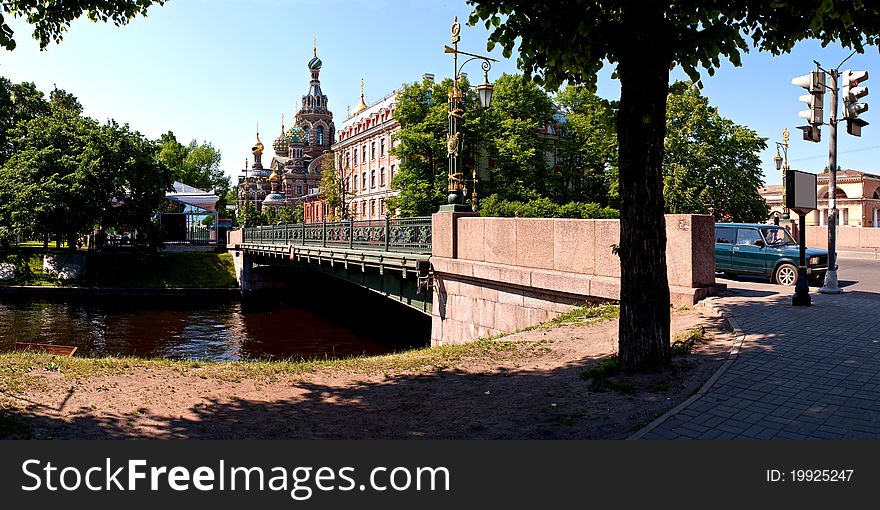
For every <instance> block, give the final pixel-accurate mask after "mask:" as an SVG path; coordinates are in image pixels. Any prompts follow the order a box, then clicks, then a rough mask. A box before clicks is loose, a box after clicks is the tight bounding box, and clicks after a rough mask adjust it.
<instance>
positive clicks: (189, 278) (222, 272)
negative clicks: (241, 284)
mask: <svg viewBox="0 0 880 510" xmlns="http://www.w3.org/2000/svg"><path fill="white" fill-rule="evenodd" d="M46 253H48V254H50V255H53V256H57V255H64V254H65V252H61V251H49V252H43V251H42V250H41V249H38V248H19V249H15V250H9V251H4V252H0V264H12V265H14V266H15V276H14V278H12V279H10V280H0V290H2V289H3V288H18V289H22V291H23V292H27V291H28V289H32V288H34V287H59V288H71V287H78V288H81V289H91V290H83V291H82V292H87V293H96V292H98V290H96V289H105V291H103V292H104V293H107V294H114V293H120V292H121V289H129V290H138V291H142V290H143V289H168V290H175V291H176V290H178V289H224V288H225V289H230V288H235V287H237V286H238V282H237V281H236V278H235V268H234V266H233V262H232V256H231V255H230V254H228V253H137V252H107V253H85V252H80V253H81V255H82V257H83V258H84V259H85V261H86V262H85V266H86V269H85V272H84V274H83V275H82V276H81V277H80V278H78V279H76V280H73V281H61V280H59V279H58V278H57V277H56V276H55V275H52V274H47V273H46V272H45V271H44V267H43V256H44V255H45V254H46ZM31 292H33V291H31ZM134 293H135V294H143V292H134Z"/></svg>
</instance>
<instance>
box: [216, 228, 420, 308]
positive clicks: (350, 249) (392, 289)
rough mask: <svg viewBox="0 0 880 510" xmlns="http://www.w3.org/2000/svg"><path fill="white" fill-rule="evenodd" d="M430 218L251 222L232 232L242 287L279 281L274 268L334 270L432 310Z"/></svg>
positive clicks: (408, 303) (411, 304) (264, 286)
mask: <svg viewBox="0 0 880 510" xmlns="http://www.w3.org/2000/svg"><path fill="white" fill-rule="evenodd" d="M431 232H432V228H431V218H430V217H415V218H386V219H384V220H355V221H340V222H323V223H299V224H282V225H272V226H263V227H251V228H245V229H243V230H239V231H234V232H231V233H230V236H229V243H228V244H229V245H230V246H232V245H235V246H232V248H231V251H232V252H233V255H234V260H235V263H236V273H237V274H238V276H239V282H240V283H241V288H242V291H243V292H250V291H253V290H260V289H267V288H273V287H276V286H287V285H286V284H283V285H280V284H281V283H282V282H278V281H277V280H276V279H275V278H273V271H272V268H278V267H297V268H300V269H308V270H313V271H318V272H321V273H325V274H329V275H332V276H335V277H338V278H341V279H343V280H346V281H348V282H351V283H354V284H357V285H360V286H362V287H364V288H367V289H370V290H372V291H375V292H378V293H380V294H382V295H384V296H386V297H389V298H391V299H394V300H396V301H399V302H401V303H403V304H404V305H406V306H409V307H411V308H415V309H416V310H419V311H421V312H422V313H426V314H428V315H430V314H431V294H430V291H429V290H428V287H427V285H423V286H422V287H421V289H420V288H419V285H418V279H419V276H421V277H422V281H423V283H425V282H426V281H427V277H428V274H429V267H430V265H429V259H430V256H431Z"/></svg>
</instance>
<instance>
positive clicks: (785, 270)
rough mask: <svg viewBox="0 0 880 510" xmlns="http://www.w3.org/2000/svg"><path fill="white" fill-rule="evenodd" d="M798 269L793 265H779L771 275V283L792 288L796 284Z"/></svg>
mask: <svg viewBox="0 0 880 510" xmlns="http://www.w3.org/2000/svg"><path fill="white" fill-rule="evenodd" d="M797 278H798V269H797V267H795V266H794V264H779V267H777V268H776V271H775V272H774V273H773V281H775V282H776V283H778V284H779V285H786V286H789V287H790V286H792V285H794V284H795V283H797Z"/></svg>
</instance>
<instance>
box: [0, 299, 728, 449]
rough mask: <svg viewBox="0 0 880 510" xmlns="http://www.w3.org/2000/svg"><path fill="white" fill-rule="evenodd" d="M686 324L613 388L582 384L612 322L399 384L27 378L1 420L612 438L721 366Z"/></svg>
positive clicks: (127, 432)
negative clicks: (672, 349)
mask: <svg viewBox="0 0 880 510" xmlns="http://www.w3.org/2000/svg"><path fill="white" fill-rule="evenodd" d="M699 326H702V327H704V328H705V330H706V339H705V340H704V341H702V342H699V343H698V344H697V345H696V348H695V349H694V351H693V352H692V353H691V354H686V355H678V356H675V358H674V359H675V368H674V369H673V370H672V371H670V372H669V373H666V374H660V375H637V376H627V377H625V378H623V381H624V383H625V386H627V387H628V389H627V388H624V391H619V390H615V389H606V390H604V391H602V390H600V389H599V388H596V387H595V385H591V382H592V381H591V380H585V379H584V378H583V377H582V374H583V373H584V372H585V371H586V370H588V369H589V368H591V367H594V366H596V365H598V364H599V363H600V362H601V361H602V360H604V359H606V358H607V357H608V356H610V355H613V354H614V353H615V351H616V349H617V321H616V320H614V321H608V322H603V323H599V324H593V325H574V326H572V325H569V326H562V327H558V328H556V329H552V330H546V329H535V330H532V331H528V332H523V333H518V334H516V335H513V336H510V337H506V338H505V339H504V340H505V341H507V340H516V341H518V342H522V344H523V345H529V348H528V349H514V350H512V351H511V352H509V353H508V354H503V355H500V356H492V357H489V358H466V359H464V360H462V361H460V362H458V363H456V364H455V366H454V367H448V368H442V369H437V368H436V367H435V368H433V369H430V370H428V369H426V370H424V371H420V372H406V373H399V374H388V373H367V372H363V373H362V372H351V371H344V370H340V369H338V368H337V369H326V368H325V369H319V370H317V371H315V372H311V373H307V374H305V375H296V376H292V375H289V376H288V375H285V376H281V377H277V378H274V380H252V379H242V380H240V381H223V380H217V379H215V378H205V377H204V376H203V375H200V374H199V370H198V369H194V370H189V371H187V372H186V373H180V371H175V370H173V369H165V368H161V369H152V368H151V369H143V368H141V369H134V370H132V371H131V372H129V373H126V374H124V375H114V376H95V377H86V378H81V379H79V380H75V379H72V378H69V377H67V376H64V375H62V374H59V373H57V372H44V371H35V372H32V373H31V374H29V377H36V378H40V379H41V381H39V382H44V383H46V384H35V385H29V387H31V388H32V389H30V390H27V392H25V393H24V394H21V395H14V396H12V398H9V399H8V400H7V401H9V402H12V403H13V404H12V408H11V409H10V408H7V411H12V412H13V414H14V415H15V418H16V419H18V420H21V421H24V422H26V423H28V424H29V425H30V428H31V434H30V435H32V437H35V438H81V439H109V438H201V439H245V438H255V439H257V438H258V439H319V438H323V439H355V438H363V439H406V438H414V439H417V438H424V439H622V438H626V437H628V436H629V435H631V434H632V433H634V432H635V431H637V430H638V429H639V428H641V427H642V426H644V425H646V424H647V423H649V422H651V421H652V420H653V419H654V418H656V417H658V416H659V415H661V414H662V413H664V412H665V411H667V410H669V409H671V408H672V407H674V406H675V405H677V404H678V403H679V402H682V401H683V400H685V399H686V398H688V397H689V396H690V395H692V394H693V393H695V392H696V391H697V390H698V389H699V388H700V387H701V386H702V385H703V383H705V381H706V380H708V379H709V377H710V376H711V375H712V374H713V373H714V371H715V370H717V369H718V368H719V367H720V366H721V363H722V362H723V361H724V360H725V359H726V358H727V356H728V353H729V352H730V349H731V348H732V346H733V342H734V336H733V334H732V333H731V332H729V330H728V329H727V328H726V322H725V321H724V320H723V318H721V317H718V316H716V315H715V314H714V313H713V312H712V311H711V310H710V309H708V308H704V307H701V306H698V307H695V308H692V309H688V310H680V311H674V312H673V321H672V331H673V332H678V331H684V330H688V329H689V328H693V327H699ZM536 342H537V343H536ZM630 384H631V385H632V386H631V387H629V386H628V385H630ZM40 387H41V388H44V389H33V388H40ZM6 397H10V395H6Z"/></svg>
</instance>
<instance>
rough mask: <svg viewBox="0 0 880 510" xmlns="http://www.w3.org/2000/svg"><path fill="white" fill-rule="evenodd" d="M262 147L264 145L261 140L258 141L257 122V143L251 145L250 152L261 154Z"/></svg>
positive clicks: (258, 126) (258, 130) (258, 127)
mask: <svg viewBox="0 0 880 510" xmlns="http://www.w3.org/2000/svg"><path fill="white" fill-rule="evenodd" d="M263 149H265V146H263V142H261V141H260V125H259V124H257V143H255V144H254V146H253V147H251V152H253V153H254V154H262V153H263Z"/></svg>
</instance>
